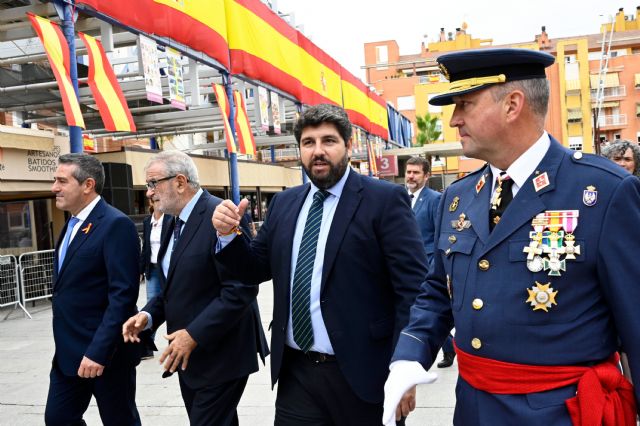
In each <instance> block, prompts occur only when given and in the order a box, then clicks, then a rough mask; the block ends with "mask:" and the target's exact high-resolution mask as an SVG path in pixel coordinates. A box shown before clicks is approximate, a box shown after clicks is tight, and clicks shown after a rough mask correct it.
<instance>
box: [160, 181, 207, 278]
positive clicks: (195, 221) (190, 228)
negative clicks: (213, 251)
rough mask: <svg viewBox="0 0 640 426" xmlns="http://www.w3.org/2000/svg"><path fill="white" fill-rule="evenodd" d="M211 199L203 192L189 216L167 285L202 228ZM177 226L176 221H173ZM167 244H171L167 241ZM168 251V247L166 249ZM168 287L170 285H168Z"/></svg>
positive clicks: (172, 257) (173, 259)
mask: <svg viewBox="0 0 640 426" xmlns="http://www.w3.org/2000/svg"><path fill="white" fill-rule="evenodd" d="M209 197H211V195H209V193H208V192H207V191H204V190H203V191H202V195H200V198H199V199H198V201H197V202H196V205H195V206H194V207H193V210H192V211H191V214H190V215H189V219H187V223H185V224H184V225H182V226H183V229H182V232H181V233H180V238H179V239H178V244H177V245H176V246H175V247H173V252H172V253H171V259H170V261H169V262H170V263H169V271H168V272H167V283H170V282H171V276H172V275H173V272H174V271H175V269H176V264H177V263H178V261H179V260H180V256H182V253H184V249H185V248H186V247H187V246H188V245H189V241H191V239H192V238H193V237H194V235H196V231H197V230H198V228H199V227H200V224H201V223H202V220H203V219H204V213H205V212H206V210H207V199H208V198H209ZM173 223H174V224H175V221H173ZM212 232H213V231H212ZM169 234H170V235H171V236H172V237H173V232H169ZM167 244H169V242H168V241H167ZM165 251H166V247H165ZM167 287H168V285H167Z"/></svg>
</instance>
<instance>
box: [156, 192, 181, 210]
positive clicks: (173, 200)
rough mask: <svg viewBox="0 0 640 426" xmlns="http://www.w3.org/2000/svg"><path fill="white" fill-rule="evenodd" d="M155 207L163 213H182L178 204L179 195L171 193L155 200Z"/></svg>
mask: <svg viewBox="0 0 640 426" xmlns="http://www.w3.org/2000/svg"><path fill="white" fill-rule="evenodd" d="M154 207H155V208H156V209H158V210H160V211H161V212H162V213H166V214H170V215H174V216H177V215H178V214H180V210H181V209H180V208H179V206H178V195H177V194H173V193H169V194H166V195H165V196H164V197H158V199H157V200H155V202H154Z"/></svg>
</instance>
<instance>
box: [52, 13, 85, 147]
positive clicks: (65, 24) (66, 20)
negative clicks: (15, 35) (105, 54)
mask: <svg viewBox="0 0 640 426" xmlns="http://www.w3.org/2000/svg"><path fill="white" fill-rule="evenodd" d="M56 3H57V4H58V6H60V7H61V8H62V10H63V14H64V15H63V16H62V22H61V24H62V25H61V27H62V33H63V34H64V37H65V38H66V39H67V43H68V44H69V68H71V69H70V70H69V77H70V78H71V84H72V85H73V90H74V91H75V92H76V97H77V98H78V100H79V99H80V95H79V94H78V65H77V60H76V35H75V28H74V22H73V11H74V9H75V4H71V3H67V2H66V1H61V0H56ZM69 143H70V150H71V152H82V150H83V146H82V128H80V127H78V126H69Z"/></svg>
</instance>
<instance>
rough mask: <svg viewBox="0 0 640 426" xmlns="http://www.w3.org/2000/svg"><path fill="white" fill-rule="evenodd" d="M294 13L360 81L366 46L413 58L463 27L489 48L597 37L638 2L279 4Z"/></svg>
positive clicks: (362, 0) (351, 0)
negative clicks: (395, 48) (542, 38)
mask: <svg viewBox="0 0 640 426" xmlns="http://www.w3.org/2000/svg"><path fill="white" fill-rule="evenodd" d="M276 2H277V6H278V9H279V10H280V11H281V12H285V11H286V12H294V14H295V22H296V24H297V25H302V26H303V27H304V28H303V31H304V33H305V34H306V35H307V37H309V38H311V40H312V41H313V42H314V43H316V44H317V45H318V46H319V47H320V48H322V49H323V50H325V51H326V52H327V53H328V54H330V55H331V56H333V57H334V58H335V59H336V60H337V61H338V62H340V63H341V64H342V65H343V66H344V67H346V68H347V69H348V70H349V71H351V72H352V73H354V74H355V75H356V76H358V77H360V78H361V79H362V80H363V81H364V72H363V71H362V70H361V69H360V67H361V66H363V65H364V47H363V44H364V43H365V42H372V41H381V40H396V41H397V42H398V44H399V46H400V54H401V55H405V54H415V53H418V52H419V51H420V43H421V42H422V40H423V39H424V36H425V35H426V36H427V40H428V41H434V40H435V39H436V38H437V36H438V35H439V32H440V28H441V27H444V28H445V32H449V31H453V32H455V28H456V27H460V26H461V25H462V23H463V22H466V23H467V33H469V34H471V35H472V36H473V37H474V38H482V39H484V38H492V39H493V44H494V45H497V44H504V43H513V42H524V41H533V40H534V37H535V35H536V34H539V33H540V28H541V27H542V26H543V25H545V26H546V27H547V33H548V34H549V37H550V38H554V37H555V38H557V37H567V36H572V35H583V34H595V33H598V32H599V31H600V24H601V23H603V22H608V20H609V19H610V17H611V16H612V15H615V14H616V12H617V11H618V8H620V7H624V13H625V15H630V14H635V11H636V6H640V0H636V1H630V0H613V1H612V0H600V1H596V0H537V1H531V0H485V1H479V0H449V1H442V0H439V1H428V0H392V1H389V0H387V1H380V0H369V1H367V0H322V1H313V0H311V1H310V0H277V1H276Z"/></svg>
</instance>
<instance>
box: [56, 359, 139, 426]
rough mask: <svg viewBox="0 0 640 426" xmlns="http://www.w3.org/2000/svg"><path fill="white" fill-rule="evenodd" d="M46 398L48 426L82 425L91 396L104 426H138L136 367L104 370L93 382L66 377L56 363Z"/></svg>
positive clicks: (75, 377) (91, 380) (76, 377)
mask: <svg viewBox="0 0 640 426" xmlns="http://www.w3.org/2000/svg"><path fill="white" fill-rule="evenodd" d="M49 379H50V384H49V395H48V396H47V407H46V409H45V414H44V418H45V423H46V425H47V426H76V425H84V424H85V423H84V421H83V420H82V415H83V414H84V412H85V411H87V407H89V402H90V401H91V396H92V395H93V396H94V397H95V398H96V402H97V404H98V411H99V412H100V418H101V419H102V423H103V424H104V425H105V426H139V425H140V416H139V414H138V409H137V408H136V369H135V366H133V365H132V366H130V367H127V368H125V367H120V368H109V367H107V368H105V369H104V373H103V374H102V376H100V377H96V378H95V379H82V378H80V377H78V376H65V375H64V374H62V371H60V369H59V368H58V367H57V365H56V363H55V361H54V362H53V366H52V368H51V373H50V374H49Z"/></svg>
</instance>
